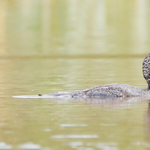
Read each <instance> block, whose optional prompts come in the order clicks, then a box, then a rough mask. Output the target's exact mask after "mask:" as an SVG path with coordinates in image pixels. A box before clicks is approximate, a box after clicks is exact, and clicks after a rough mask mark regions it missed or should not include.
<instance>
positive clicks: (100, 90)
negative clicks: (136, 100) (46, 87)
mask: <svg viewBox="0 0 150 150" xmlns="http://www.w3.org/2000/svg"><path fill="white" fill-rule="evenodd" d="M142 71H143V76H144V78H145V80H146V82H147V84H148V87H147V88H139V87H135V86H131V85H128V84H121V83H113V84H106V85H100V86H96V87H92V88H88V89H85V90H77V91H72V92H57V93H51V94H44V95H43V94H38V95H22V96H13V98H51V99H78V98H98V99H105V98H125V97H128V98H129V97H144V98H146V97H147V98H148V97H149V98H150V53H149V54H148V55H147V56H146V57H145V59H144V61H143V64H142Z"/></svg>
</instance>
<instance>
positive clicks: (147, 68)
mask: <svg viewBox="0 0 150 150" xmlns="http://www.w3.org/2000/svg"><path fill="white" fill-rule="evenodd" d="M142 69H143V76H144V78H145V80H146V82H147V84H148V90H150V53H149V54H148V55H147V56H146V57H145V59H144V61H143V67H142Z"/></svg>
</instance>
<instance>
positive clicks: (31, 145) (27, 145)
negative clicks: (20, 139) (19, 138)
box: [18, 142, 41, 149]
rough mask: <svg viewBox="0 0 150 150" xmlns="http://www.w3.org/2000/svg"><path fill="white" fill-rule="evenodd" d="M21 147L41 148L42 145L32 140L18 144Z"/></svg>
mask: <svg viewBox="0 0 150 150" xmlns="http://www.w3.org/2000/svg"><path fill="white" fill-rule="evenodd" d="M18 148H20V149H41V146H40V145H38V144H34V143H32V142H29V143H25V144H21V145H19V146H18Z"/></svg>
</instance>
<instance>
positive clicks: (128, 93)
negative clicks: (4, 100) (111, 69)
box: [14, 83, 150, 99]
mask: <svg viewBox="0 0 150 150" xmlns="http://www.w3.org/2000/svg"><path fill="white" fill-rule="evenodd" d="M91 97H92V98H102V99H103V98H120V97H123V98H124V97H145V98H149V97H150V91H149V90H147V89H143V88H138V87H134V86H131V85H127V84H117V83H115V84H107V85H102V86H97V87H93V88H89V89H86V90H78V91H73V92H57V93H52V94H45V95H41V94H39V95H26V96H25V95H24V96H14V98H51V99H77V98H91Z"/></svg>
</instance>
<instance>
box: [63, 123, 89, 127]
mask: <svg viewBox="0 0 150 150" xmlns="http://www.w3.org/2000/svg"><path fill="white" fill-rule="evenodd" d="M60 126H61V127H87V126H88V125H87V124H61V125H60Z"/></svg>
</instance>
